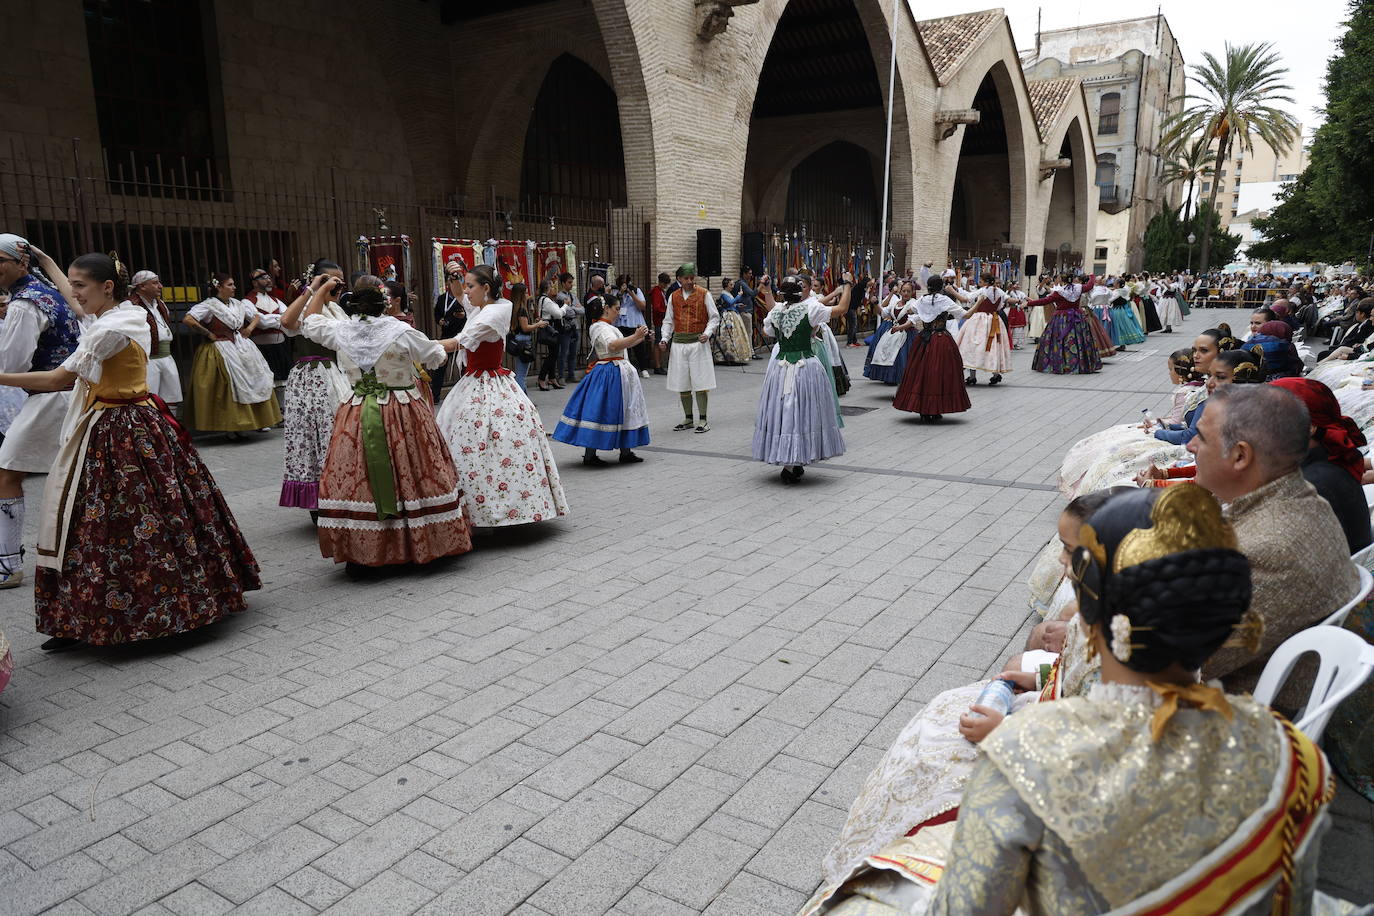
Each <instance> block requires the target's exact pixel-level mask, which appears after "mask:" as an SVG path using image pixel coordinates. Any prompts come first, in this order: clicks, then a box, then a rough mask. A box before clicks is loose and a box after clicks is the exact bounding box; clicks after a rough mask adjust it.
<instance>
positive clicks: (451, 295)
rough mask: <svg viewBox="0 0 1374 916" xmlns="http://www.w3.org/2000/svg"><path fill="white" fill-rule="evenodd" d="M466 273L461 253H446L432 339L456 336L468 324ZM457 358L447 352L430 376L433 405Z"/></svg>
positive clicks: (440, 393) (436, 298)
mask: <svg viewBox="0 0 1374 916" xmlns="http://www.w3.org/2000/svg"><path fill="white" fill-rule="evenodd" d="M466 273H467V270H466V267H465V265H464V263H463V259H462V256H461V255H457V254H451V255H449V258H448V263H446V264H445V265H444V288H443V289H442V290H440V292H439V294H438V295H437V296H435V297H434V322H435V325H436V330H435V338H436V339H438V340H446V339H447V338H449V337H457V336H458V334H459V333H460V332H461V331H462V330H463V326H464V325H465V324H467V321H468V312H467V309H465V308H463V276H464V275H465V274H466ZM457 358H458V355H457V354H456V353H450V354H449V355H448V359H446V360H445V361H444V364H443V365H442V366H440V367H439V368H438V369H435V370H434V374H433V375H432V376H431V377H430V381H429V385H430V391H431V392H432V393H433V395H434V403H435V404H438V403H439V398H440V396H442V395H443V393H444V383H445V382H446V381H447V380H448V374H449V372H450V371H451V370H452V369H453V365H454V362H455V361H456V360H457Z"/></svg>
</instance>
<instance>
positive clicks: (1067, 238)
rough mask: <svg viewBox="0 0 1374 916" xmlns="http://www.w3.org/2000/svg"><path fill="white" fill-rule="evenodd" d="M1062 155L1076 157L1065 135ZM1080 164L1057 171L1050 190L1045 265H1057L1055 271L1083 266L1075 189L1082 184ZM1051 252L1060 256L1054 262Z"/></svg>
mask: <svg viewBox="0 0 1374 916" xmlns="http://www.w3.org/2000/svg"><path fill="white" fill-rule="evenodd" d="M1058 157H1059V158H1060V159H1070V160H1072V158H1073V148H1072V144H1070V143H1069V138H1068V137H1067V136H1066V137H1064V142H1063V144H1062V145H1061V146H1060V147H1059V154H1058ZM1077 166H1078V163H1076V162H1075V163H1074V164H1073V165H1071V166H1069V167H1068V168H1066V169H1058V170H1056V171H1055V173H1054V178H1053V181H1054V188H1053V189H1052V190H1051V191H1050V207H1049V212H1048V213H1047V214H1046V215H1045V259H1046V260H1045V266H1046V267H1047V268H1048V267H1053V268H1054V269H1055V270H1064V269H1066V268H1069V267H1078V266H1081V264H1082V261H1083V252H1082V250H1081V247H1080V246H1081V245H1082V241H1081V240H1080V238H1079V236H1078V231H1077V225H1076V223H1077V219H1076V217H1077V215H1078V214H1077V207H1076V201H1075V199H1074V198H1075V195H1074V189H1075V187H1076V185H1077V183H1078V176H1077V175H1076V174H1075V173H1074V169H1075V168H1077ZM1050 252H1055V253H1056V257H1055V259H1054V261H1053V262H1052V261H1051V260H1050Z"/></svg>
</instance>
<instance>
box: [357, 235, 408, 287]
mask: <svg viewBox="0 0 1374 916" xmlns="http://www.w3.org/2000/svg"><path fill="white" fill-rule="evenodd" d="M405 254H406V252H405V247H404V246H403V245H401V243H399V242H378V241H374V242H373V243H372V245H371V247H369V248H368V250H367V264H368V272H369V273H371V274H372V275H373V276H375V277H380V278H381V279H383V280H396V281H398V282H400V283H402V284H404V285H405V286H407V287H409V286H410V278H409V277H407V276H406V256H405Z"/></svg>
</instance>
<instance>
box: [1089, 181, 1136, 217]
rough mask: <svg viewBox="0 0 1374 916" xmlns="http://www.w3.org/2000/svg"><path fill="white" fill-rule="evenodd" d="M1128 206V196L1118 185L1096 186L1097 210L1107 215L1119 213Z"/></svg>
mask: <svg viewBox="0 0 1374 916" xmlns="http://www.w3.org/2000/svg"><path fill="white" fill-rule="evenodd" d="M1128 204H1130V194H1128V193H1127V192H1126V189H1125V188H1123V187H1121V186H1120V185H1115V184H1100V185H1098V186H1097V208H1098V209H1099V210H1106V211H1107V212H1108V213H1120V212H1121V211H1122V210H1124V209H1126V207H1127V205H1128Z"/></svg>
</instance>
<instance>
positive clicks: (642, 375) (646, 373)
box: [639, 369, 649, 378]
mask: <svg viewBox="0 0 1374 916" xmlns="http://www.w3.org/2000/svg"><path fill="white" fill-rule="evenodd" d="M639 377H640V378H648V377H649V370H648V369H640V370H639Z"/></svg>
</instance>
